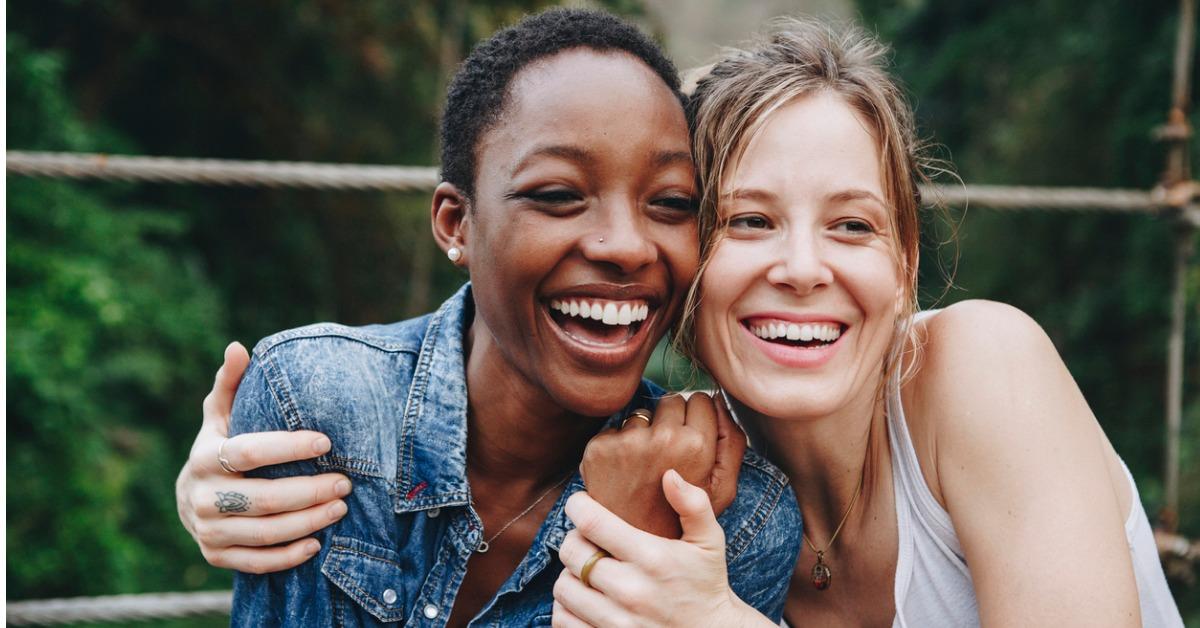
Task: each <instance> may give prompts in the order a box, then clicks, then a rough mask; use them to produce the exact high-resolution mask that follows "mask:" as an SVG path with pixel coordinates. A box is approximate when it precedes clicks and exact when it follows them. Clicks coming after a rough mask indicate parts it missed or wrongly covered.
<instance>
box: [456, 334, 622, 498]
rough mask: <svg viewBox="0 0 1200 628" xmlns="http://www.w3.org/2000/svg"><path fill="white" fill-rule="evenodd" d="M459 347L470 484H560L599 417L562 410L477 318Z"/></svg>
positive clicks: (522, 486)
mask: <svg viewBox="0 0 1200 628" xmlns="http://www.w3.org/2000/svg"><path fill="white" fill-rule="evenodd" d="M465 343H466V345H467V347H466V354H467V366H466V371H467V401H468V408H467V471H468V474H469V477H470V479H471V481H472V484H476V483H477V482H486V483H489V484H491V483H497V484H503V485H505V486H506V487H508V488H509V489H510V490H512V489H517V490H521V489H524V490H527V491H533V490H537V489H539V488H545V487H548V486H550V485H552V484H554V483H556V482H558V481H560V480H562V478H563V476H565V475H566V474H567V473H569V472H570V470H572V469H574V468H575V467H577V466H578V465H579V461H580V459H582V457H583V449H584V447H585V446H586V445H587V442H588V440H590V439H591V437H592V436H594V435H595V433H596V431H597V430H598V429H599V428H600V426H601V424H602V421H603V419H596V418H591V417H583V416H579V415H575V414H572V413H570V412H567V411H566V410H565V409H563V408H562V407H561V406H560V405H559V404H558V403H557V402H555V401H554V399H552V398H550V396H549V395H548V394H547V393H546V390H545V389H544V388H542V387H540V386H536V385H534V384H533V383H531V382H530V381H529V380H527V379H526V378H525V377H524V376H523V375H522V374H521V373H519V372H518V371H517V370H516V369H515V368H513V366H512V365H511V363H509V362H508V360H507V359H505V357H504V355H503V353H502V352H501V351H500V348H499V347H498V346H496V344H495V341H494V339H493V338H492V335H491V334H490V333H489V332H488V331H487V327H486V325H484V324H483V323H482V321H481V320H480V319H479V317H478V315H476V318H475V322H474V324H472V326H471V329H470V330H469V331H468V333H467V337H466V339H465ZM605 418H606V417H605Z"/></svg>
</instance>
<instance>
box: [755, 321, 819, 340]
mask: <svg viewBox="0 0 1200 628" xmlns="http://www.w3.org/2000/svg"><path fill="white" fill-rule="evenodd" d="M750 333H752V334H754V335H755V336H758V337H759V338H762V339H764V340H774V339H776V338H787V339H788V340H792V341H796V340H799V341H801V342H809V341H811V340H819V341H821V342H833V341H834V340H837V339H838V338H839V337H841V335H842V328H841V326H839V325H837V324H829V323H816V324H811V323H810V324H803V325H801V324H797V323H785V322H782V321H780V322H769V323H764V324H759V325H752V326H751V327H750Z"/></svg>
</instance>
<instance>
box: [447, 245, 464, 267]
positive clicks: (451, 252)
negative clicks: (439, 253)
mask: <svg viewBox="0 0 1200 628" xmlns="http://www.w3.org/2000/svg"><path fill="white" fill-rule="evenodd" d="M446 257H448V258H450V261H451V262H453V263H455V264H457V263H458V260H460V259H462V249H460V248H458V247H457V246H452V247H450V248H449V249H447V250H446Z"/></svg>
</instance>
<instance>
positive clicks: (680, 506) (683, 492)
mask: <svg viewBox="0 0 1200 628" xmlns="http://www.w3.org/2000/svg"><path fill="white" fill-rule="evenodd" d="M663 492H664V493H665V494H666V496H667V502H668V503H670V504H671V507H672V508H674V509H675V512H676V513H678V514H679V523H680V524H681V525H682V526H683V538H682V540H684V541H687V542H689V543H692V544H694V545H698V546H700V547H704V548H706V549H722V548H724V546H725V532H724V531H722V530H721V526H720V524H718V523H717V516H716V515H714V514H713V509H712V503H710V502H709V500H708V493H705V492H704V490H703V489H701V488H698V487H696V486H693V485H691V484H688V483H687V482H686V481H685V480H684V479H683V477H682V476H680V475H679V473H677V472H676V471H675V470H674V469H671V470H669V471H667V472H666V473H664V474H663ZM588 538H593V537H590V536H589V537H588ZM593 540H596V539H594V538H593Z"/></svg>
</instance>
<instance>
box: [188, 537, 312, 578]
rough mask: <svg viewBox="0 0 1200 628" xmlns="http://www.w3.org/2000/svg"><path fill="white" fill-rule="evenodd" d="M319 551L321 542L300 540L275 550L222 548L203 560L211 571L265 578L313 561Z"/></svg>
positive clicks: (273, 548) (206, 554) (205, 556)
mask: <svg viewBox="0 0 1200 628" xmlns="http://www.w3.org/2000/svg"><path fill="white" fill-rule="evenodd" d="M320 550H321V543H320V541H317V540H316V539H300V540H298V541H293V542H292V543H289V544H287V545H281V546H277V547H260V548H255V547H225V548H222V549H215V550H208V551H204V559H205V560H207V561H208V563H209V564H210V565H212V566H213V567H221V568H224V569H236V570H237V571H241V572H243V573H253V574H264V573H271V572H274V571H283V570H284V569H291V568H292V567H295V566H296V565H299V564H301V563H303V562H304V561H306V560H308V559H310V558H312V557H313V556H314V555H316V553H317V552H319V551H320Z"/></svg>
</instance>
